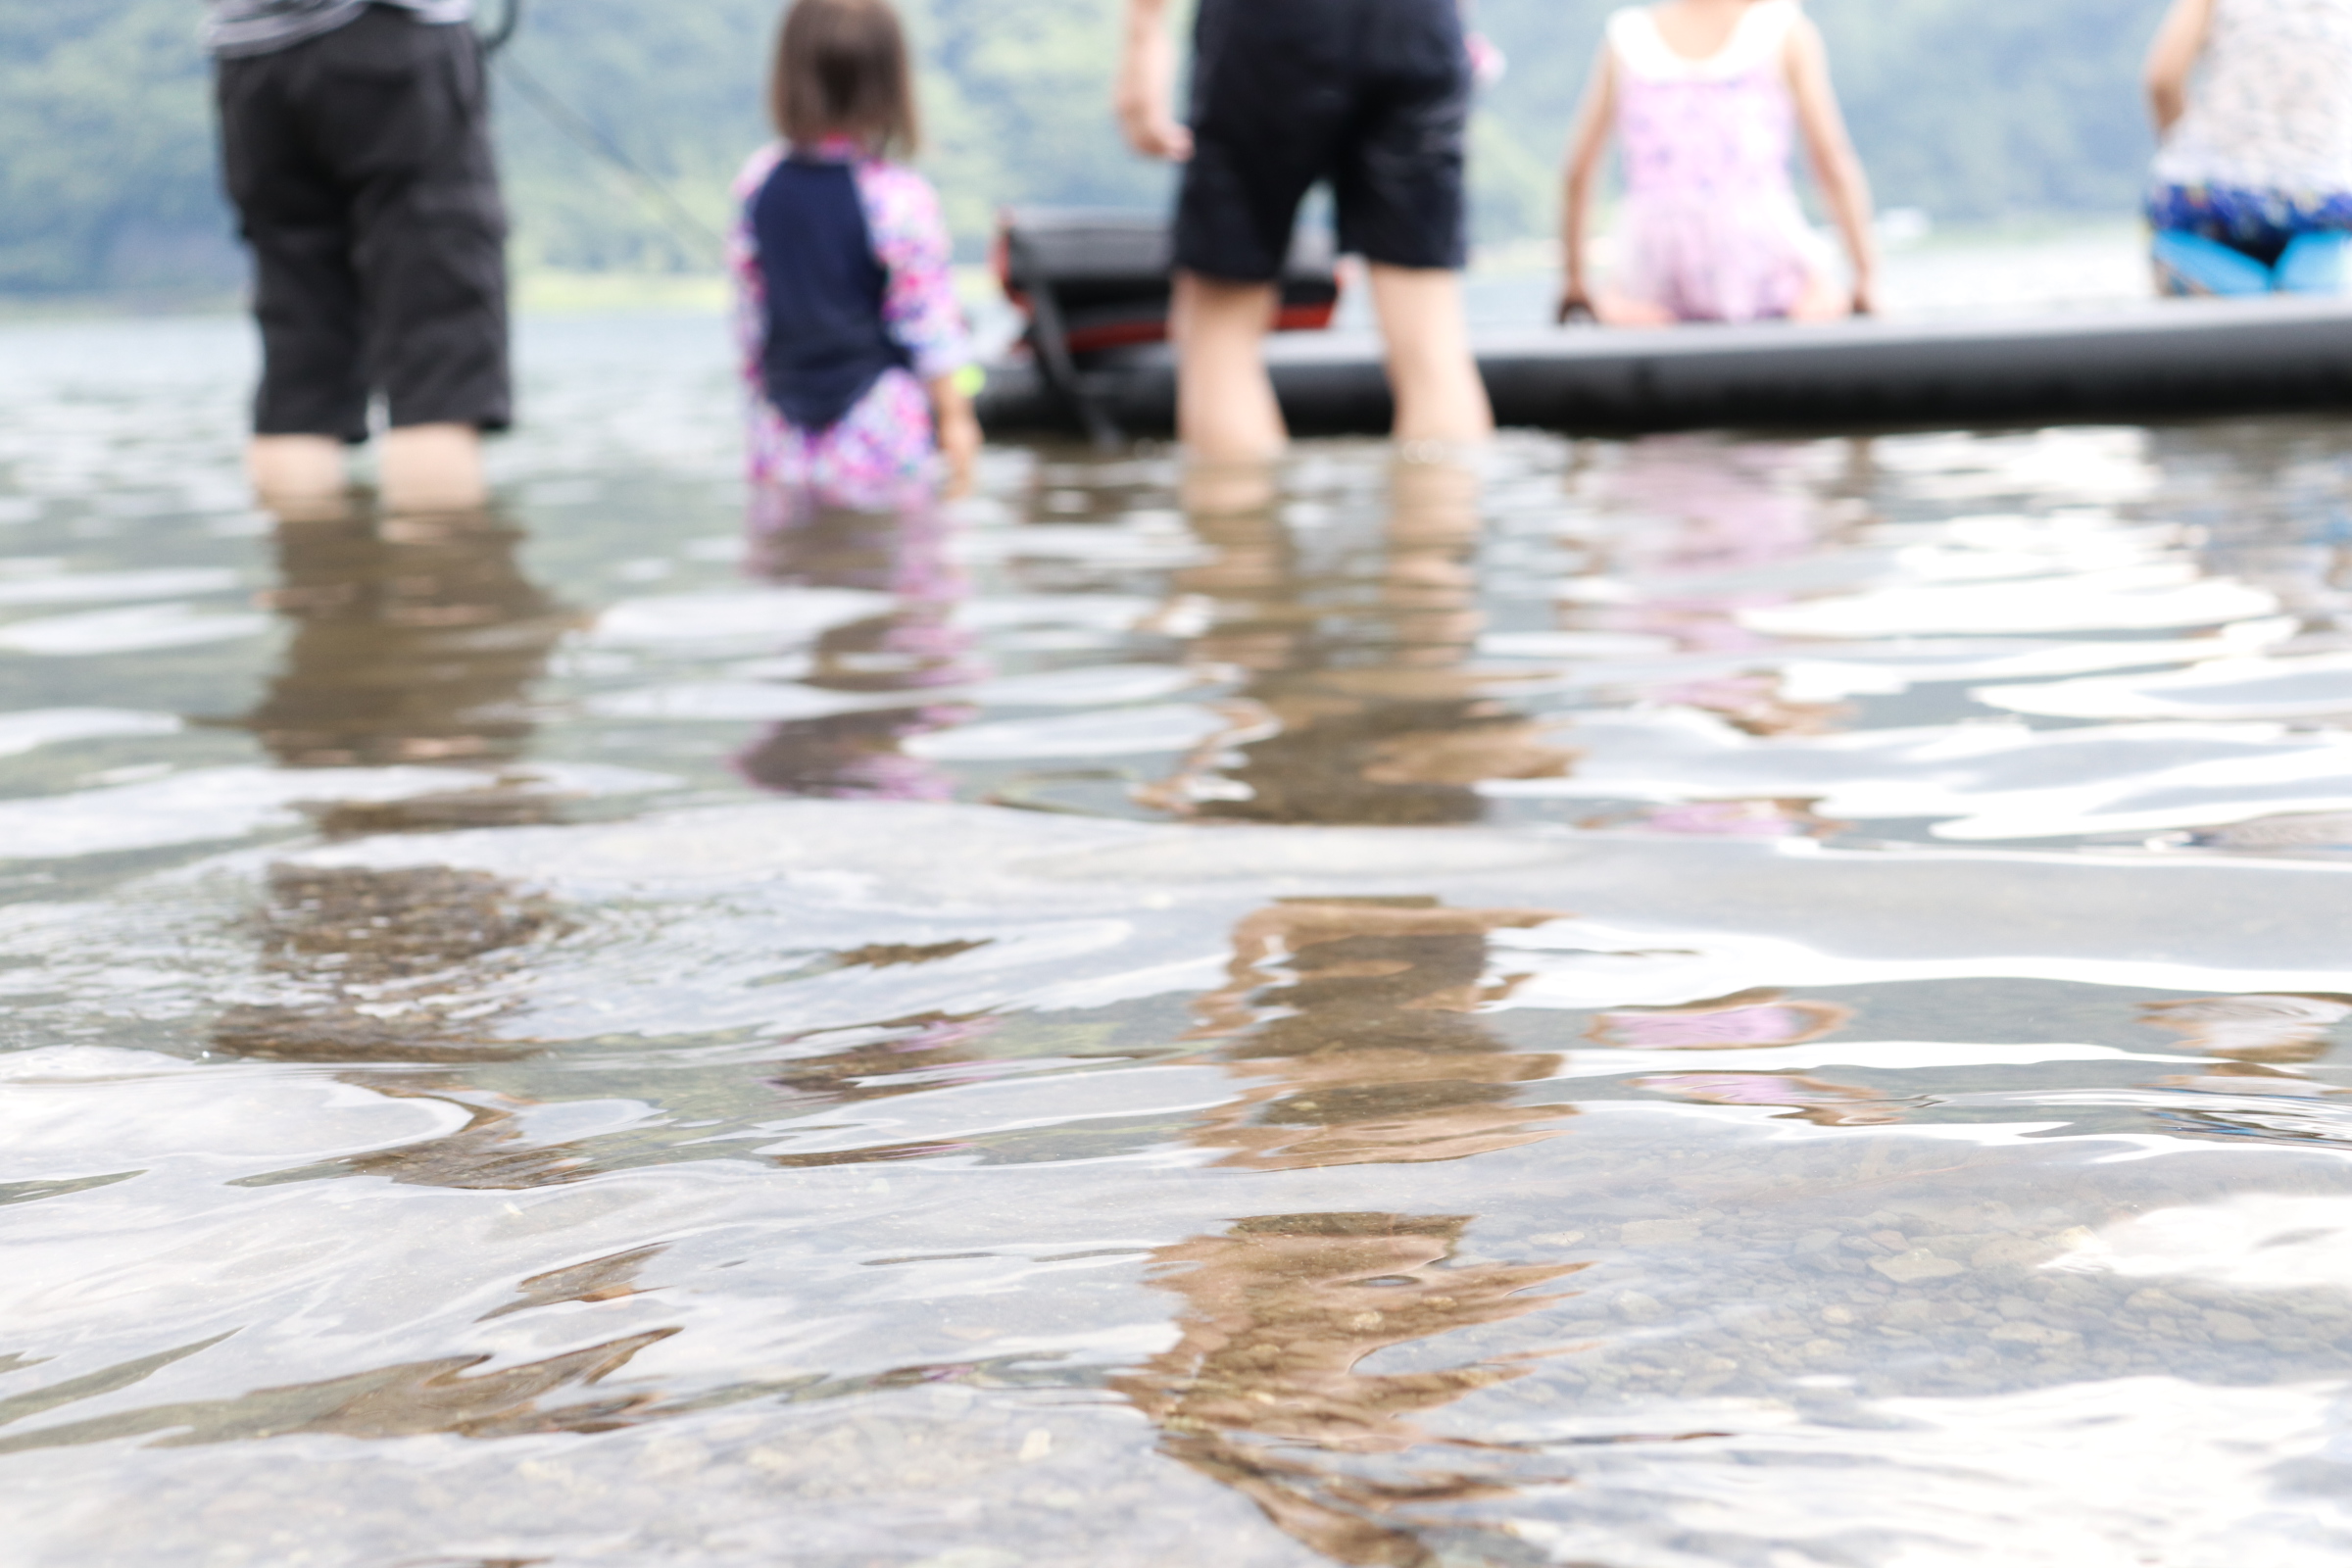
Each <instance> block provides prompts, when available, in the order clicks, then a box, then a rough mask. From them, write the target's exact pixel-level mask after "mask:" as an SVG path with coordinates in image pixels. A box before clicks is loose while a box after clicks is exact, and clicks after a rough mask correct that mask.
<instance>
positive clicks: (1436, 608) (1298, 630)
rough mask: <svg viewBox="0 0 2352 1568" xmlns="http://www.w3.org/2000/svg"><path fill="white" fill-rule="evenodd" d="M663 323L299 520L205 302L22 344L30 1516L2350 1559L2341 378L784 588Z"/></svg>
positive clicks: (1257, 1552) (1772, 1557) (1471, 478)
mask: <svg viewBox="0 0 2352 1568" xmlns="http://www.w3.org/2000/svg"><path fill="white" fill-rule="evenodd" d="M709 325H710V323H707V322H703V321H699V320H695V321H681V322H672V323H666V324H665V323H663V322H662V321H658V320H653V319H645V320H638V321H633V322H629V323H602V324H592V323H584V322H583V323H572V324H571V325H568V326H564V327H563V328H560V329H559V328H555V327H549V328H547V329H546V331H547V335H546V337H545V338H544V339H543V340H540V341H541V347H540V348H539V349H535V350H534V351H533V352H534V353H544V355H546V356H547V357H546V358H544V359H542V360H540V361H539V362H538V364H539V365H540V369H539V370H538V371H536V372H534V373H536V374H537V375H538V376H539V380H538V383H537V385H538V391H537V394H536V395H537V396H538V397H539V399H540V400H541V402H540V404H539V406H540V407H542V408H544V409H546V410H549V411H550V414H549V417H547V418H546V419H545V420H544V421H543V422H541V423H538V424H535V425H534V427H533V428H531V429H529V430H526V431H524V432H522V433H520V434H518V435H517V436H516V437H515V440H514V441H513V443H512V444H510V445H509V446H507V447H505V448H504V449H502V452H501V456H500V461H501V463H502V464H504V465H505V466H506V468H505V473H504V476H503V477H502V480H501V484H502V487H503V494H504V496H505V500H504V502H503V506H504V508H505V510H504V511H502V512H500V513H499V514H497V515H490V516H478V517H449V518H435V519H385V518H380V517H374V516H372V515H365V514H363V513H354V514H353V515H350V516H348V517H341V518H336V517H324V518H313V519H304V520H287V521H284V522H282V523H280V522H276V521H273V520H270V519H260V518H256V517H254V516H253V515H251V514H250V513H249V512H248V511H247V510H246V508H245V506H244V503H243V501H242V497H241V492H240V491H239V490H238V488H237V479H236V475H235V473H234V470H233V466H231V457H232V455H233V452H234V447H235V440H234V436H235V432H236V429H237V421H238V418H239V417H240V415H239V410H238V408H237V400H236V398H235V396H234V395H233V388H234V385H235V383H236V381H237V380H238V376H237V374H236V373H234V369H235V365H234V358H233V356H234V352H235V344H236V343H237V341H238V339H237V338H236V336H235V334H234V333H232V332H228V331H227V330H226V329H225V328H223V330H222V332H221V334H218V335H217V336H216V337H207V336H206V334H205V330H203V329H200V328H199V327H197V326H194V325H190V326H187V327H186V328H185V329H184V330H178V329H175V332H176V335H174V333H163V334H161V335H160V336H157V337H156V341H157V342H159V343H160V342H163V341H164V340H165V339H167V338H168V339H170V341H171V342H173V343H177V344H179V345H180V347H179V348H178V349H175V350H173V353H174V354H177V355H179V356H180V358H178V359H174V358H172V355H161V356H158V355H154V354H149V353H147V352H145V349H144V348H143V347H137V348H135V349H134V347H133V346H125V345H124V344H121V343H117V340H116V339H115V338H113V337H110V336H109V335H108V333H107V332H104V331H100V330H98V329H97V328H82V327H74V328H64V327H61V328H58V329H57V331H58V332H60V333H63V334H64V335H65V338H64V339H61V341H64V340H71V344H78V345H79V347H76V348H73V352H71V353H68V352H65V351H64V350H62V349H56V348H55V346H54V345H51V346H50V347H48V348H44V347H42V345H43V344H46V343H48V341H49V340H48V339H47V338H43V337H41V336H40V334H39V333H30V335H29V336H27V333H28V332H29V329H19V328H10V329H8V330H7V332H5V333H0V336H6V337H7V338H8V340H9V341H8V343H7V344H6V345H0V416H4V417H0V1009H4V1010H0V1224H4V1225H5V1226H6V1228H7V1233H8V1234H7V1245H8V1248H9V1256H10V1258H11V1261H12V1263H13V1264H14V1265H15V1266H14V1267H12V1268H11V1269H10V1270H8V1271H7V1272H6V1274H5V1275H4V1276H0V1324H5V1325H6V1326H7V1328H6V1332H7V1336H8V1337H7V1339H6V1342H5V1343H0V1456H4V1459H5V1470H6V1477H5V1479H6V1482H7V1485H6V1486H5V1487H0V1527H4V1528H5V1529H6V1530H7V1531H8V1540H9V1541H10V1544H11V1549H12V1552H13V1554H14V1558H21V1559H22V1560H24V1561H25V1562H26V1563H27V1564H28V1565H32V1564H39V1565H47V1564H50V1563H57V1564H61V1565H62V1564H69V1563H71V1564H76V1565H78V1564H80V1563H84V1562H89V1561H93V1560H101V1559H103V1560H106V1561H110V1562H116V1561H120V1562H123V1563H125V1564H145V1563H150V1562H152V1563H158V1564H161V1563H178V1562H186V1561H204V1562H206V1563H217V1564H220V1565H221V1568H236V1565H240V1564H255V1565H260V1564H275V1563H280V1562H285V1561H290V1560H294V1559H295V1558H298V1557H300V1558H303V1559H305V1560H318V1561H321V1562H350V1563H353V1564H378V1563H425V1562H548V1563H554V1564H562V1565H564V1568H573V1565H579V1568H589V1565H593V1564H597V1563H611V1562H628V1563H637V1562H653V1561H659V1562H662V1563H664V1564H671V1563H674V1564H678V1565H681V1568H686V1565H697V1568H699V1565H703V1564H709V1565H712V1568H730V1565H734V1564H741V1563H751V1562H779V1561H789V1562H792V1563H794V1564H796V1565H808V1568H880V1565H887V1568H1032V1565H1034V1568H1065V1565H1066V1568H1118V1565H1127V1564H1134V1565H1139V1568H1158V1565H1160V1564H1187V1565H1189V1564H1193V1563H1199V1562H1217V1563H1220V1564H1228V1565H1231V1568H1311V1565H1312V1564H1315V1563H1331V1562H1340V1563H1348V1564H1379V1565H1392V1564H1395V1565H1412V1568H1440V1565H1444V1568H1471V1565H1489V1564H1492V1565H1496V1568H1528V1565H1531V1564H1537V1563H1560V1564H1575V1563H1600V1562H1607V1563H1612V1564H1618V1563H1624V1564H1634V1563H1642V1564H1650V1563H1658V1564H1665V1563H1669V1562H1671V1563H1685V1562H1689V1563H1698V1562H1705V1563H1709V1564H1727V1565H1738V1568H1803V1565H1807V1564H1822V1565H1830V1564H1863V1563H1869V1564H1877V1563H1889V1564H1891V1563H1902V1564H1905V1565H1940V1564H1946V1563H1951V1564H1958V1563H1973V1562H1985V1561H1999V1562H2002V1563H2004V1564H2007V1563H2019V1564H2029V1565H2032V1564H2048V1565H2052V1568H2058V1565H2064V1568H2074V1565H2075V1564H2078V1563H2104V1562H2108V1561H2115V1562H2125V1561H2131V1562H2140V1561H2161V1562H2166V1563H2178V1564H2181V1565H2183V1568H2187V1565H2202V1564H2219V1563H2232V1564H2234V1563H2237V1562H2247V1561H2259V1562H2262V1563H2265V1564H2270V1563H2280V1564H2293V1565H2300V1564H2304V1563H2311V1564H2318V1563H2334V1562H2340V1561H2342V1560H2344V1557H2345V1555H2346V1554H2347V1552H2352V1512H2348V1511H2347V1510H2346V1508H2345V1507H2344V1505H2343V1502H2342V1499H2343V1498H2344V1497H2345V1496H2346V1495H2352V1487H2348V1486H2347V1478H2346V1476H2345V1475H2344V1473H2343V1465H2342V1462H2341V1454H2342V1450H2343V1448H2344V1438H2345V1430H2346V1423H2345V1419H2344V1414H2343V1411H2342V1409H2341V1408H2340V1405H2341V1398H2340V1395H2341V1391H2342V1388H2343V1387H2344V1386H2345V1382H2346V1379H2347V1378H2352V1163H2348V1162H2347V1157H2346V1156H2347V1152H2352V1109H2348V1108H2347V1101H2346V1098H2345V1097H2346V1095H2347V1093H2352V1076H2347V1066H2348V1064H2352V1054H2347V1047H2348V1046H2352V1000H2348V998H2352V993H2348V992H2347V982H2346V979H2345V964H2344V961H2343V955H2342V953H2341V951H2340V949H2341V944H2340V941H2339V940H2338V939H2337V935H2336V933H2337V928H2338V927H2339V926H2340V924H2341V920H2340V917H2339V913H2338V911H2339V910H2340V909H2341V908H2342V907H2344V902H2345V891H2346V885H2345V883H2344V878H2345V877H2346V876H2347V875H2352V866H2348V865H2347V862H2346V860H2345V859H2344V852H2345V850H2346V848H2347V847H2348V845H2352V839H2348V837H2347V833H2348V829H2347V824H2348V823H2352V788H2348V786H2347V783H2346V781H2347V780H2348V779H2352V738H2348V737H2347V733H2346V730H2345V723H2344V721H2345V719H2346V718H2347V716H2352V644H2347V643H2346V641H2345V639H2346V637H2347V635H2348V633H2352V627H2348V626H2347V624H2346V622H2345V618H2344V617H2345V614H2346V606H2345V602H2344V597H2343V596H2344V593H2345V583H2344V580H2343V578H2344V569H2343V558H2344V551H2345V548H2346V541H2345V537H2344V527H2343V522H2342V519H2343V517H2344V516H2345V515H2352V470H2347V469H2346V467H2345V466H2344V465H2343V463H2342V461H2341V452H2342V450H2343V444H2344V443H2343V435H2344V432H2343V430H2342V429H2341V428H2340V427H2339V426H2338V425H2337V424H2335V423H2330V422H2327V421H2293V420H2280V421H2251V422H2239V423H2229V422H2222V423H2215V424H2210V425H2204V426H2198V427H2194V428H2179V429H2165V430H2133V429H2106V430H2049V431H2009V432H1944V433H1925V434H1910V435H1881V436H1874V437H1871V438H1868V439H1860V438H1856V439H1852V440H1843V439H1838V440H1826V441H1783V440H1766V439H1740V440H1730V439H1723V438H1717V437H1707V436H1677V437H1671V438H1664V439H1659V440H1649V441H1637V442H1600V441H1570V440H1560V439H1554V438H1551V437H1545V436H1535V435H1511V436H1506V437H1505V438H1504V439H1502V440H1501V441H1500V442H1498V443H1497V444H1496V446H1495V449H1494V451H1493V452H1492V453H1490V454H1487V455H1485V456H1483V457H1481V458H1479V459H1477V460H1476V461H1474V462H1465V461H1458V460H1447V459H1446V458H1444V457H1443V456H1442V455H1441V456H1437V457H1432V456H1431V455H1428V454H1419V453H1415V454H1405V455H1399V454H1397V453H1394V452H1391V451H1388V450H1386V449H1385V448H1381V447H1377V446H1373V445H1368V444H1351V443H1329V444H1312V443H1310V444H1306V445H1304V446H1302V447H1301V448H1300V449H1299V452H1298V454H1297V455H1296V456H1295V458H1294V459H1293V460H1292V461H1291V462H1289V463H1287V464H1286V465H1284V466H1282V467H1281V468H1280V469H1278V470H1275V471H1272V472H1270V473H1258V474H1254V475H1250V476H1246V478H1247V482H1246V483H1226V482H1224V478H1219V480H1218V482H1217V483H1201V482H1195V481H1188V478H1187V476H1186V475H1185V474H1183V473H1181V472H1180V471H1179V470H1178V468H1177V466H1175V465H1174V464H1173V463H1172V462H1171V461H1169V460H1168V459H1167V458H1166V457H1165V456H1164V455H1160V454H1154V453H1150V452H1138V453H1133V454H1127V455H1123V456H1119V457H1116V458H1098V457H1095V456H1091V455H1086V454H1077V453H1070V452H1061V451H1036V452H1031V451H1004V452H999V453H994V454H991V455H990V458H989V464H988V469H987V472H986V474H985V476H984V478H985V483H984V485H983V491H984V493H983V494H982V495H981V496H980V497H979V498H978V499H977V500H975V501H973V502H971V503H969V504H967V505H964V506H960V507H956V508H950V509H944V510H920V509H918V510H912V511H908V512H906V513H903V514H890V515H848V514H822V515H805V516H799V517H795V518H792V519H789V520H787V519H781V518H776V519H769V518H764V517H763V518H760V519H757V521H758V522H759V526H757V527H756V528H755V530H754V531H753V533H752V535H751V537H750V539H749V541H748V544H749V547H750V549H749V557H750V559H749V566H750V569H749V570H748V572H747V571H746V570H744V566H745V558H746V546H747V540H746V538H745V535H744V533H743V531H742V528H741V516H742V505H743V497H742V495H741V493H740V491H739V490H738V489H737V488H736V487H735V484H734V479H733V473H734V467H733V463H734V459H733V455H732V454H731V453H729V452H728V451H727V450H725V438H724V432H725V431H726V430H727V429H728V427H729V421H730V419H731V416H732V399H733V397H734V387H733V383H732V370H731V368H730V367H728V366H727V365H726V363H725V355H724V352H723V349H716V348H711V349H710V350H709V351H708V352H706V349H705V348H702V347H697V345H700V344H704V343H705V341H706V336H707V335H708V336H711V338H712V340H713V341H715V336H714V334H708V333H707V328H708V327H709ZM43 330H47V329H43ZM75 333H80V334H82V335H81V336H75V335H74V334H75ZM35 338H38V339H39V341H38V342H34V341H33V339H35ZM142 341H143V340H142ZM110 343H115V344H116V347H115V348H114V349H109V348H108V347H107V345H108V344H110ZM207 344H212V345H213V346H212V347H209V348H208V347H206V346H205V345H207ZM109 353H114V354H116V355H117V360H116V361H115V362H111V363H114V364H115V368H114V369H113V370H109V371H107V372H106V374H104V375H100V374H99V373H98V369H94V368H93V367H97V368H104V366H105V365H106V364H108V363H110V362H108V361H107V359H106V356H107V355H108V354H109ZM207 356H210V357H209V358H208V357H207ZM224 356H225V357H224ZM183 361H184V364H183V363H182V362H183ZM174 365H180V366H181V368H179V369H174V368H173V366H174ZM175 377H176V379H175ZM224 389H225V390H224ZM559 416H560V417H559ZM208 421H209V422H208ZM713 432H717V433H716V434H714V433H713ZM1197 479H1198V476H1195V480H1196V481H1197ZM256 591H259V592H261V593H263V594H264V595H266V596H268V597H267V601H266V602H267V604H268V605H269V606H270V609H271V610H272V611H273V612H274V614H273V615H269V616H265V615H259V614H256V613H252V609H253V607H252V606H251V605H250V604H249V603H247V600H248V599H249V597H250V596H251V595H252V594H253V593H255V592H256ZM573 607H578V608H576V609H575V608H573ZM191 714H214V715H218V714H238V715H242V716H241V717H240V718H238V719H236V720H235V721H233V722H230V723H196V722H189V721H188V720H186V719H185V718H183V717H182V715H191ZM600 803H602V804H600ZM613 803H622V804H613ZM1008 808H1024V809H1008Z"/></svg>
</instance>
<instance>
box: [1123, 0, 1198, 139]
mask: <svg viewBox="0 0 2352 1568" xmlns="http://www.w3.org/2000/svg"><path fill="white" fill-rule="evenodd" d="M1175 80H1176V57H1175V53H1174V50H1173V46H1172V45H1171V44H1170V43H1169V42H1168V36H1167V34H1166V33H1165V32H1164V31H1163V30H1161V29H1160V28H1159V27H1158V26H1157V25H1156V24H1155V23H1153V24H1150V25H1134V24H1131V27H1130V31H1129V34H1128V41H1127V57H1126V59H1125V60H1124V61H1123V62H1121V65H1120V69H1119V91H1118V98H1117V105H1116V106H1117V109H1118V114H1119V129H1120V130H1121V131H1122V132H1124V133H1125V135H1126V137H1127V145H1128V146H1130V147H1132V148H1134V149H1135V150H1136V151H1137V152H1139V153H1142V154H1143V155H1144V156H1145V157H1146V158H1164V159H1166V160H1167V161H1168V162H1170V163H1177V164H1181V163H1183V162H1184V161H1185V160H1186V159H1188V158H1190V157H1192V156H1193V133H1192V131H1191V130H1190V129H1189V128H1188V127H1187V126H1186V125H1184V124H1183V123H1182V122H1180V121H1178V120H1177V118H1176V115H1175V111H1174V109H1173V107H1172V105H1173V103H1174V100H1175V96H1176V88H1175Z"/></svg>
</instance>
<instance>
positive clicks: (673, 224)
mask: <svg viewBox="0 0 2352 1568" xmlns="http://www.w3.org/2000/svg"><path fill="white" fill-rule="evenodd" d="M498 66H499V69H500V70H501V71H502V72H504V73H506V76H507V78H508V80H510V81H512V82H513V83H514V85H515V89H516V90H517V91H519V92H520V93H521V94H522V95H523V96H524V97H525V98H528V99H529V100H530V101H531V107H533V108H534V109H536V110H538V111H539V112H540V113H541V114H542V115H545V116H546V117H547V119H548V122H549V123H551V124H553V125H554V126H555V127H556V129H557V130H559V131H561V132H563V134H564V136H565V137H567V138H568V139H569V140H570V141H571V142H572V144H573V145H574V146H577V147H579V148H581V149H582V150H583V151H585V152H587V153H588V154H589V156H591V157H594V158H601V159H603V160H604V161H605V162H607V163H609V164H611V165H613V168H615V169H617V170H619V171H620V172H621V173H622V175H623V176H624V177H626V178H627V179H628V180H629V182H630V183H631V184H633V185H635V186H636V187H637V190H638V194H640V195H642V196H644V197H646V198H648V199H649V200H650V201H651V203H652V205H653V206H654V207H655V208H656V209H657V210H658V212H659V213H660V215H661V216H662V218H663V220H664V221H666V222H667V223H668V226H669V229H670V232H671V234H672V235H673V236H675V237H678V238H682V239H686V240H690V241H692V242H693V243H694V245H696V246H697V247H699V248H701V249H703V250H705V251H707V252H708V253H709V255H710V257H711V260H712V261H714V262H723V261H724V260H725V258H726V254H727V242H726V241H725V240H723V239H721V238H720V237H719V236H718V232H717V230H715V229H713V228H712V227H711V225H710V224H708V223H706V222H704V221H702V220H701V219H699V218H697V217H695V216H694V213H693V211H692V210H691V209H690V208H688V207H687V205H686V204H685V203H684V202H682V201H680V200H678V198H677V195H676V193H675V192H673V191H672V190H671V189H670V188H669V187H668V186H667V185H665V184H663V183H662V181H661V180H660V179H658V178H656V177H655V176H654V175H653V174H651V173H649V172H647V171H646V170H645V168H644V166H642V165H641V164H639V163H638V162H637V161H636V160H635V159H633V158H631V157H630V156H629V155H628V154H627V153H626V152H623V151H622V150H621V148H620V145H619V143H617V142H615V141H613V138H612V137H610V136H608V135H606V134H605V132H604V130H603V129H602V128H601V127H600V126H598V125H597V123H595V122H594V121H592V120H590V119H589V118H588V117H587V116H585V115H583V114H581V113H580V112H579V111H577V110H575V109H573V108H571V107H570V106H569V105H568V104H566V103H564V100H563V99H561V98H559V97H557V96H556V95H555V94H554V93H552V92H550V91H549V90H548V89H547V86H546V84H545V83H543V82H541V81H540V80H539V78H538V77H537V76H534V75H532V74H531V73H529V72H528V71H526V70H524V69H523V68H522V66H521V65H520V64H519V63H517V62H516V60H515V57H514V55H512V54H502V55H500V56H499V57H498Z"/></svg>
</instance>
